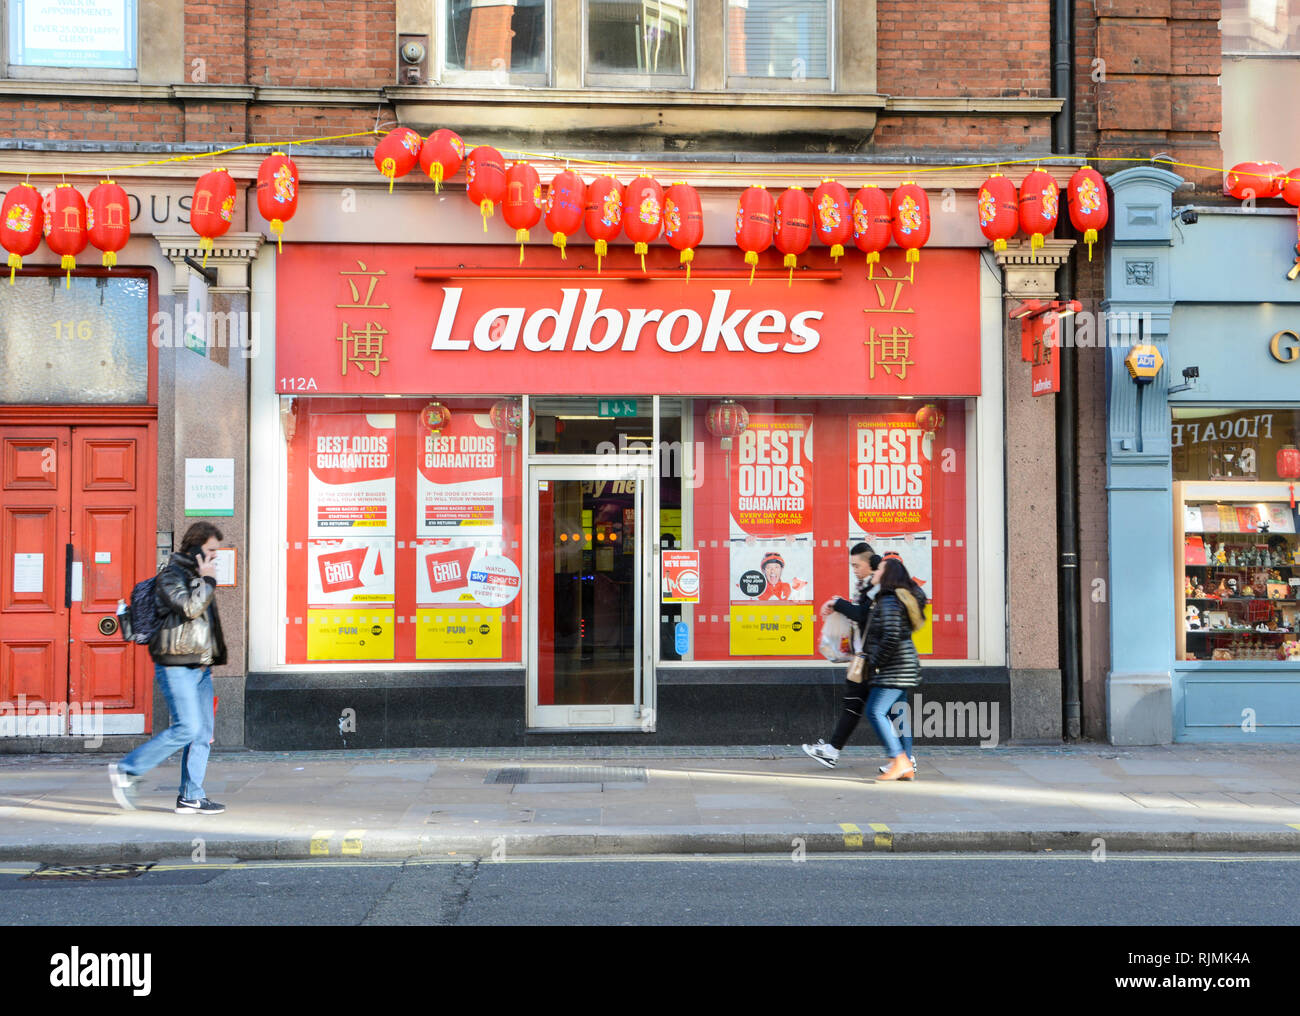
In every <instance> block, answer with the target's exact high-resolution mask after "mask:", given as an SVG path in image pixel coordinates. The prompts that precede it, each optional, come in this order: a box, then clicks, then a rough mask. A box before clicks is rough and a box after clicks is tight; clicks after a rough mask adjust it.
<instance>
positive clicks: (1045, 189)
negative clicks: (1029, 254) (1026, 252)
mask: <svg viewBox="0 0 1300 1016" xmlns="http://www.w3.org/2000/svg"><path fill="white" fill-rule="evenodd" d="M1060 215H1061V192H1060V190H1059V189H1058V188H1057V186H1056V181H1055V180H1053V179H1052V176H1051V174H1050V173H1045V172H1044V171H1043V170H1041V169H1036V170H1034V171H1033V172H1032V173H1030V174H1029V175H1028V176H1027V177H1025V179H1024V182H1023V183H1022V184H1021V185H1020V228H1021V229H1023V230H1024V231H1025V232H1026V233H1028V234H1029V249H1030V250H1031V251H1035V250H1038V248H1039V247H1041V246H1042V245H1043V237H1045V236H1047V235H1048V234H1050V233H1051V232H1052V230H1054V229H1055V228H1056V220H1057V219H1058V218H1059V217H1060Z"/></svg>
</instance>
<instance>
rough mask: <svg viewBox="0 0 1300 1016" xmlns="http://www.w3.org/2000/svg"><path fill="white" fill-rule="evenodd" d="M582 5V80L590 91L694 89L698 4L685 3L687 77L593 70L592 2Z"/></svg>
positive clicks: (689, 0)
mask: <svg viewBox="0 0 1300 1016" xmlns="http://www.w3.org/2000/svg"><path fill="white" fill-rule="evenodd" d="M578 2H579V3H580V4H581V5H582V80H583V84H584V86H585V87H587V88H640V89H646V88H650V89H654V90H655V91H688V90H690V89H692V88H694V87H695V48H696V35H697V32H698V30H699V29H698V27H697V25H698V23H697V20H696V19H697V17H698V11H697V8H696V3H695V0H684V4H685V7H686V41H685V52H684V56H685V71H686V73H685V74H628V73H620V72H611V71H593V70H592V69H591V53H590V44H591V26H590V18H589V14H590V9H591V3H590V0H578Z"/></svg>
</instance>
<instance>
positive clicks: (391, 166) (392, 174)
mask: <svg viewBox="0 0 1300 1016" xmlns="http://www.w3.org/2000/svg"><path fill="white" fill-rule="evenodd" d="M379 172H381V173H383V174H384V176H386V177H388V193H389V194H391V193H393V183H394V182H395V179H396V176H397V160H396V159H385V160H384V161H383V163H382V164H381V165H380V167H379Z"/></svg>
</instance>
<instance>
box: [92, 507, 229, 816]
mask: <svg viewBox="0 0 1300 1016" xmlns="http://www.w3.org/2000/svg"><path fill="white" fill-rule="evenodd" d="M221 539H222V536H221V530H219V529H218V528H217V527H216V526H214V525H213V524H212V523H211V522H196V523H194V525H192V526H190V528H189V529H188V530H186V532H185V538H184V539H183V540H182V541H181V549H180V550H178V551H176V552H175V553H173V554H172V556H171V559H170V560H169V561H168V562H167V564H166V566H165V567H164V568H163V570H162V571H160V572H159V573H158V578H157V581H156V582H155V583H154V594H155V596H156V597H157V601H158V616H159V619H160V621H161V624H160V626H159V628H158V631H157V633H156V634H155V635H154V637H153V639H152V641H150V643H149V655H150V656H152V657H153V662H154V680H156V681H157V682H158V687H159V688H160V689H161V690H162V693H163V697H164V698H166V700H167V710H168V712H170V713H171V721H172V722H171V726H170V727H168V728H167V729H166V730H164V731H162V732H161V733H159V734H155V735H154V736H153V737H152V738H151V739H150V740H148V741H146V742H145V743H144V744H142V745H140V747H138V748H136V749H135V751H133V752H131V754H129V755H127V756H126V758H124V759H122V761H120V762H115V763H113V764H111V765H110V766H109V767H108V778H109V783H110V785H111V787H112V790H113V798H114V799H115V800H116V801H117V803H118V804H119V805H121V806H122V807H123V808H126V809H128V810H134V809H135V794H136V790H137V787H138V785H139V783H140V780H141V778H142V777H143V776H144V774H145V773H147V772H148V771H149V770H150V769H152V768H154V766H156V765H158V764H159V763H160V762H163V761H165V760H166V759H167V758H168V757H170V756H171V755H172V753H173V752H175V751H176V749H178V748H181V749H183V751H182V754H181V785H180V793H179V794H178V795H177V797H176V813H177V814H180V815H184V814H188V813H194V814H198V815H220V814H221V813H222V812H223V811H225V810H226V808H225V805H222V804H217V803H216V802H215V801H210V800H208V798H207V797H206V796H204V793H203V777H204V774H205V773H206V772H207V768H208V750H209V744H210V742H211V741H212V724H213V715H212V667H213V666H214V665H215V666H221V665H222V664H224V663H225V662H226V645H225V642H224V641H223V640H222V637H221V620H220V618H219V617H218V616H217V602H216V597H215V594H216V589H217V579H216V574H217V548H218V546H219V545H220V542H221Z"/></svg>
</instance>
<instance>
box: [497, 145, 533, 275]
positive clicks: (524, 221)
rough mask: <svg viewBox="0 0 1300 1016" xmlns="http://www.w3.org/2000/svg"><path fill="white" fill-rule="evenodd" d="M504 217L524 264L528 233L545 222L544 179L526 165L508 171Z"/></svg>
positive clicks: (520, 164)
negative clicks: (543, 217)
mask: <svg viewBox="0 0 1300 1016" xmlns="http://www.w3.org/2000/svg"><path fill="white" fill-rule="evenodd" d="M501 217H502V218H503V219H505V220H506V225H507V226H509V227H510V228H511V229H513V230H514V231H515V241H516V242H517V243H518V244H519V263H520V264H521V265H522V264H523V263H524V244H526V243H527V242H528V231H529V230H530V229H532V228H533V227H534V226H536V225H537V223H538V222H540V221H541V219H542V179H541V177H539V176H538V175H537V170H535V169H534V168H533V167H532V166H530V165H528V163H526V162H516V163H515V164H514V165H513V166H511V167H510V168H509V169H508V170H506V196H505V200H504V201H502V202H501Z"/></svg>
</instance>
